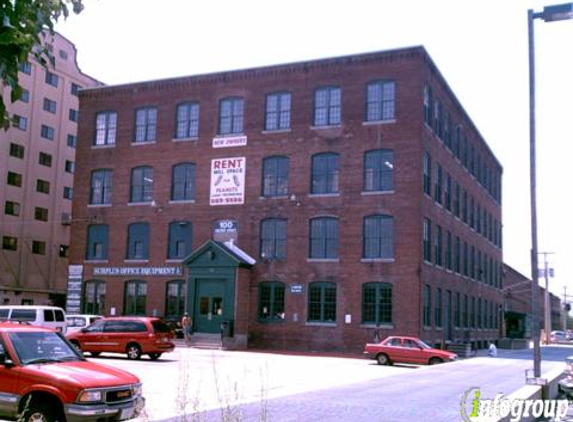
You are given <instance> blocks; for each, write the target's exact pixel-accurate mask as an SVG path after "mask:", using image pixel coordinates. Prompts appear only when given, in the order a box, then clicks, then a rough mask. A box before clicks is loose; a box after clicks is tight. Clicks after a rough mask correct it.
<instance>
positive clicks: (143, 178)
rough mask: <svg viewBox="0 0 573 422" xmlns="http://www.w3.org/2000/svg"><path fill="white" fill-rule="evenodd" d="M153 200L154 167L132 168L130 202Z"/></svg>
mask: <svg viewBox="0 0 573 422" xmlns="http://www.w3.org/2000/svg"><path fill="white" fill-rule="evenodd" d="M152 200H153V168H151V167H147V166H144V167H136V168H134V169H133V170H131V193H130V196H129V201H130V202H151V201H152Z"/></svg>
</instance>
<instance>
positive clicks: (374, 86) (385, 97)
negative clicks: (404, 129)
mask: <svg viewBox="0 0 573 422" xmlns="http://www.w3.org/2000/svg"><path fill="white" fill-rule="evenodd" d="M395 96H396V93H395V86H394V81H376V82H371V83H369V84H368V86H367V87H366V121H367V122H377V121H384V120H393V119H394V112H395Z"/></svg>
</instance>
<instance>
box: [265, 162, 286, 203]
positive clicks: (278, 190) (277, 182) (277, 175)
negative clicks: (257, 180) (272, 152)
mask: <svg viewBox="0 0 573 422" xmlns="http://www.w3.org/2000/svg"><path fill="white" fill-rule="evenodd" d="M288 179H289V159H288V158H287V157H268V158H265V159H264V160H263V196H264V197H266V198H271V197H277V196H286V195H288V181H289V180H288Z"/></svg>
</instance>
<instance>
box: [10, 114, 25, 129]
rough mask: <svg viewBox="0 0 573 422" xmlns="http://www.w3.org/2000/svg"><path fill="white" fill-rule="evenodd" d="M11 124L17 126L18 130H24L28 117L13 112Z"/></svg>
mask: <svg viewBox="0 0 573 422" xmlns="http://www.w3.org/2000/svg"><path fill="white" fill-rule="evenodd" d="M12 126H14V127H17V128H18V129H20V130H26V129H28V119H27V118H26V117H22V116H19V115H17V114H14V116H13V117H12Z"/></svg>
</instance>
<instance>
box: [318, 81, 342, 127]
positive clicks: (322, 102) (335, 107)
mask: <svg viewBox="0 0 573 422" xmlns="http://www.w3.org/2000/svg"><path fill="white" fill-rule="evenodd" d="M340 109H341V91H340V88H338V87H326V88H320V89H317V90H316V91H315V92H314V126H316V127H321V126H337V125H339V124H340Z"/></svg>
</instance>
